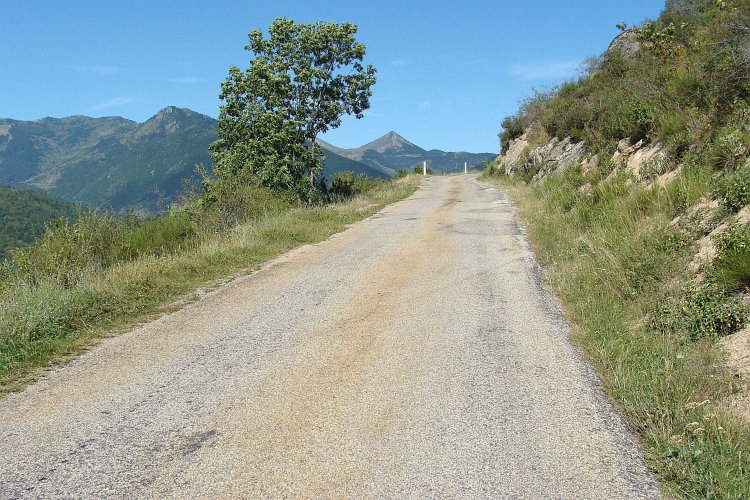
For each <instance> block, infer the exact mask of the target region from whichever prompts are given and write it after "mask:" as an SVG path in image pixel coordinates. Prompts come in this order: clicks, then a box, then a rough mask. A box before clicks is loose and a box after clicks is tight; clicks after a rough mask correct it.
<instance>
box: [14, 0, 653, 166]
mask: <svg viewBox="0 0 750 500" xmlns="http://www.w3.org/2000/svg"><path fill="white" fill-rule="evenodd" d="M663 8H664V0H620V1H617V0H613V1H605V0H569V1H541V0H527V1H519V0H516V1H509V0H483V1H478V0H463V1H460V2H459V1H455V0H439V1H427V0H422V1H411V0H382V1H374V0H369V1H359V0H327V1H317V0H294V1H274V0H264V1H256V0H245V1H239V0H213V1H207V0H206V1H198V0H180V1H178V0H163V1H161V0H145V1H141V0H118V1H110V0H100V1H94V0H85V1H84V0H80V1H78V0H51V1H42V0H0V118H11V119H16V120H35V119H39V118H44V117H47V116H51V117H56V118H62V117H65V116H71V115H86V116H92V117H101V116H123V117H125V118H128V119H131V120H135V121H137V122H144V121H146V120H148V119H149V118H150V117H152V116H153V115H155V114H156V113H157V112H158V111H159V110H160V109H162V108H164V107H166V106H177V107H181V108H189V109H192V110H193V111H197V112H199V113H203V114H206V115H209V116H212V117H214V118H216V117H218V114H219V106H220V104H221V101H220V100H219V97H218V96H219V92H220V90H221V82H222V81H224V80H225V79H226V77H227V75H228V72H229V67H230V66H231V65H235V66H238V67H240V68H242V69H245V68H247V66H248V65H249V61H250V58H251V56H252V53H251V52H249V51H246V50H244V47H245V45H246V44H247V41H248V38H247V34H248V32H249V31H250V30H251V29H253V28H260V29H262V30H263V31H264V33H266V34H267V30H268V27H269V26H270V25H271V23H272V22H273V21H274V19H276V18H277V17H286V18H291V19H293V20H294V21H295V22H305V23H314V22H316V21H318V20H321V21H327V22H330V21H335V22H338V23H341V22H344V21H347V22H351V23H354V24H356V25H357V26H358V28H359V31H358V33H357V35H356V37H357V40H358V41H360V42H363V43H364V44H365V45H366V47H367V54H366V56H365V59H364V62H365V63H371V64H373V65H374V66H375V68H376V69H377V71H378V73H377V78H378V80H377V83H376V84H375V85H374V86H373V87H372V92H373V96H372V98H371V100H370V104H371V106H370V109H369V110H367V111H366V112H365V115H364V118H362V119H360V120H357V119H355V118H354V117H345V118H344V120H343V122H342V124H341V126H340V127H339V128H337V129H335V130H331V131H329V132H328V133H326V134H325V135H324V136H322V138H323V139H324V140H325V141H327V142H329V143H331V144H333V145H335V146H338V147H342V148H354V147H358V146H362V145H364V144H366V143H368V142H370V141H372V140H375V139H377V138H378V137H380V136H382V135H384V134H386V133H388V132H389V131H395V132H397V133H398V134H400V135H401V136H403V137H404V138H405V139H407V140H409V141H411V142H412V143H414V144H416V145H418V146H420V147H422V148H424V149H428V150H429V149H441V150H443V151H469V152H472V153H480V152H490V153H497V152H498V151H499V149H500V147H499V142H498V137H497V134H498V133H499V132H500V130H501V127H500V122H501V121H502V119H503V118H504V117H505V116H508V115H511V114H513V113H515V112H516V111H517V109H518V104H519V101H520V100H521V99H523V98H524V97H526V96H529V95H531V94H532V92H533V89H540V90H543V89H545V88H548V87H549V86H551V85H555V84H559V83H561V82H563V81H565V80H567V79H570V78H573V77H574V76H575V74H576V70H577V69H578V67H579V66H580V63H581V62H582V61H583V60H584V59H586V58H587V57H589V56H594V55H599V54H601V53H603V52H604V51H605V50H606V49H607V47H608V45H609V43H610V42H611V41H612V39H613V38H614V37H615V36H616V35H617V34H618V33H619V30H618V28H617V27H616V26H615V25H616V24H618V23H623V22H624V23H627V24H628V25H629V26H631V25H635V24H641V23H642V22H644V21H646V20H648V19H655V18H656V17H658V16H659V13H660V12H661V10H662V9H663Z"/></svg>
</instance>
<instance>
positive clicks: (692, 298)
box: [650, 283, 750, 341]
mask: <svg viewBox="0 0 750 500" xmlns="http://www.w3.org/2000/svg"><path fill="white" fill-rule="evenodd" d="M748 313H750V307H748V305H747V304H745V303H744V302H743V300H742V299H741V298H740V297H738V296H736V295H733V294H730V293H727V290H724V289H722V288H721V287H720V286H718V285H716V284H715V283H704V284H701V285H696V286H695V287H693V288H690V289H688V290H686V291H684V292H683V293H682V295H680V296H678V297H674V298H669V299H667V300H666V302H664V303H663V304H662V305H660V306H658V307H657V308H656V310H655V311H654V312H653V313H652V314H651V320H650V326H651V328H652V329H654V330H656V331H659V332H662V333H670V334H677V335H680V336H685V337H686V338H687V339H689V340H691V341H695V340H698V339H701V338H705V337H717V336H718V337H721V336H725V335H730V334H732V333H734V332H736V331H738V330H740V329H741V328H743V327H744V326H745V324H746V323H747V316H748Z"/></svg>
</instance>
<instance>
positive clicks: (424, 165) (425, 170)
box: [422, 161, 427, 175]
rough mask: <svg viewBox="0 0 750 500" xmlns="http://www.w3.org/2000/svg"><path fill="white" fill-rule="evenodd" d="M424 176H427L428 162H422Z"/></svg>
mask: <svg viewBox="0 0 750 500" xmlns="http://www.w3.org/2000/svg"><path fill="white" fill-rule="evenodd" d="M422 175H427V162H426V161H423V162H422Z"/></svg>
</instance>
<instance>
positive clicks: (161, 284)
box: [0, 176, 418, 393]
mask: <svg viewBox="0 0 750 500" xmlns="http://www.w3.org/2000/svg"><path fill="white" fill-rule="evenodd" d="M417 183H418V179H417V178H416V177H413V176H410V177H409V178H407V179H403V180H399V181H396V182H384V183H380V184H378V185H377V186H376V187H375V188H374V189H373V190H372V191H370V192H368V193H366V194H362V195H358V196H356V197H354V198H353V199H351V200H348V201H345V202H341V203H338V204H331V205H328V206H324V207H314V208H298V209H288V210H285V211H276V212H268V213H266V214H265V215H259V216H257V217H256V218H255V219H254V220H253V221H252V222H250V223H247V224H243V225H239V226H237V227H234V228H232V229H229V230H226V231H223V232H221V233H219V234H213V235H210V236H203V237H202V238H197V237H195V238H194V239H193V240H191V241H192V243H191V244H189V245H185V244H176V245H173V246H171V247H168V248H166V249H164V250H162V251H158V252H157V251H148V252H146V253H145V254H140V255H137V256H135V257H132V258H129V259H125V260H118V261H117V262H115V263H113V264H110V265H108V266H103V265H97V266H90V267H80V266H77V264H75V263H74V264H73V265H72V266H68V267H67V268H66V269H73V270H74V271H75V272H74V273H73V274H72V275H70V276H68V274H66V276H68V277H67V278H66V279H60V278H59V274H60V273H58V272H57V271H55V272H51V273H47V274H44V273H40V274H39V275H38V276H36V277H35V278H34V279H33V280H30V281H29V280H28V279H13V278H14V277H13V276H8V275H7V274H6V275H5V276H3V275H0V393H5V392H8V391H13V390H19V389H21V388H22V387H24V385H25V384H27V383H29V382H30V381H32V380H34V379H36V378H37V377H38V376H40V375H41V374H42V373H43V372H44V370H45V369H46V368H48V367H50V366H54V365H55V364H58V363H61V362H64V361H65V360H67V359H69V358H70V357H71V356H75V355H77V354H79V353H80V352H82V351H83V350H85V349H87V348H89V347H90V346H91V345H93V344H95V343H96V342H97V340H98V339H100V338H102V337H103V336H107V335H111V334H113V333H115V332H118V331H122V330H124V329H127V328H130V327H132V325H134V324H136V323H138V322H141V321H144V320H147V319H149V318H152V317H153V316H154V315H158V314H161V313H164V312H167V311H171V310H174V309H175V308H179V307H180V304H182V303H186V302H189V301H190V300H192V299H193V298H194V295H195V294H194V293H192V290H195V289H196V288H197V287H199V286H205V284H206V283H209V284H211V283H214V284H216V283H221V282H223V281H226V280H227V279H231V278H232V277H234V276H238V275H242V274H246V273H248V272H251V271H252V270H253V269H255V268H257V267H258V266H259V265H260V264H262V263H263V262H265V261H267V260H269V259H272V258H274V257H276V256H278V255H280V254H282V253H283V252H285V251H287V250H289V249H291V248H294V247H297V246H300V245H304V244H307V243H313V242H318V241H321V240H324V239H326V238H328V237H329V236H331V235H332V234H334V233H336V232H340V231H342V230H344V229H345V228H346V226H347V224H351V223H353V222H355V221H358V220H361V219H363V218H365V217H367V216H369V215H370V214H372V213H374V212H376V211H378V210H380V209H381V208H382V207H384V206H385V205H387V204H389V203H393V202H395V201H398V200H400V199H403V198H405V197H407V196H409V195H410V194H411V193H413V192H414V190H415V189H416V186H417ZM105 222H107V221H106V220H105ZM110 222H111V221H110ZM153 224H154V222H153V221H149V220H147V221H145V222H143V223H142V224H139V225H138V226H137V228H135V229H134V230H133V231H126V232H125V234H126V235H129V236H128V237H129V238H131V240H132V241H133V245H136V244H138V242H143V241H146V240H148V241H149V242H153V241H154V238H145V237H144V234H145V233H149V232H153V227H152V226H151V225H153ZM167 225H168V228H167V229H169V231H168V232H170V234H171V233H175V234H178V235H179V234H182V233H181V231H180V230H179V229H180V228H181V227H182V225H181V224H177V229H175V228H174V227H173V226H172V223H167ZM107 227H109V226H107ZM97 231H98V229H97ZM94 232H95V233H96V231H94ZM105 233H106V231H105ZM157 234H161V233H160V232H158V231H157ZM158 239H159V238H156V240H158ZM173 241H178V242H179V241H183V240H182V239H180V238H177V239H175V240H173ZM140 244H141V245H145V243H140ZM66 245H67V243H66ZM149 245H150V243H149ZM62 247H63V248H67V247H66V246H65V245H62ZM56 248H58V247H56ZM107 248H109V247H107ZM149 248H150V247H149ZM161 248H165V247H161ZM107 251H109V250H107ZM63 254H64V255H67V253H64V252H63ZM44 255H58V254H57V253H55V252H53V253H51V254H44ZM71 258H72V257H71ZM5 272H6V273H7V269H6V271H5ZM66 272H67V271H65V272H64V273H63V274H65V273H66ZM217 280H218V281H217Z"/></svg>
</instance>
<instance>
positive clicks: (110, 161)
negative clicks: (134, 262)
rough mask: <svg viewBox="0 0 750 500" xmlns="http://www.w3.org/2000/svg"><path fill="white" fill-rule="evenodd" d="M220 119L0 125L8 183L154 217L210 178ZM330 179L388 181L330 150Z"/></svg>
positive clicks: (184, 116)
mask: <svg viewBox="0 0 750 500" xmlns="http://www.w3.org/2000/svg"><path fill="white" fill-rule="evenodd" d="M216 127H217V122H216V120H215V119H213V118H211V117H209V116H206V115H202V114H200V113H196V112H194V111H191V110H189V109H181V108H176V107H173V106H170V107H167V108H164V109H163V110H161V111H159V113H157V114H156V115H155V116H154V117H152V118H151V119H149V120H147V121H146V122H144V123H136V122H133V121H130V120H126V119H124V118H120V117H106V118H89V117H85V116H72V117H68V118H59V119H58V118H44V119H42V120H35V121H30V122H28V121H19V120H9V119H0V183H4V184H9V185H12V186H16V187H26V188H34V189H38V190H43V191H46V192H48V193H50V194H53V195H55V196H58V197H60V198H63V199H65V200H68V201H70V202H76V203H81V204H83V205H87V206H90V207H96V208H101V209H113V210H115V211H118V212H123V211H125V210H127V209H131V208H133V209H135V210H136V211H139V212H143V213H149V212H155V211H158V210H159V209H161V208H163V206H164V204H166V203H169V202H172V201H174V199H175V194H176V193H177V192H178V191H179V190H180V189H181V187H182V180H183V179H189V178H195V177H196V174H195V165H196V164H203V165H205V166H206V167H207V168H208V169H209V171H210V168H211V165H212V159H211V156H210V154H209V152H208V146H209V145H210V144H211V143H212V142H213V141H214V140H216ZM324 153H325V155H326V164H325V170H324V175H325V176H326V177H327V178H328V179H329V180H330V178H331V176H332V174H333V173H334V172H336V171H339V170H352V171H354V172H355V173H358V174H360V173H361V174H366V175H368V176H370V177H384V176H386V175H387V174H384V173H383V172H381V171H379V170H376V169H374V168H372V167H370V166H368V165H366V164H364V163H360V162H357V161H354V160H351V159H348V158H344V157H341V156H338V155H336V154H335V153H333V152H331V151H324Z"/></svg>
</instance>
